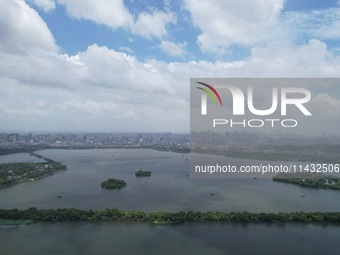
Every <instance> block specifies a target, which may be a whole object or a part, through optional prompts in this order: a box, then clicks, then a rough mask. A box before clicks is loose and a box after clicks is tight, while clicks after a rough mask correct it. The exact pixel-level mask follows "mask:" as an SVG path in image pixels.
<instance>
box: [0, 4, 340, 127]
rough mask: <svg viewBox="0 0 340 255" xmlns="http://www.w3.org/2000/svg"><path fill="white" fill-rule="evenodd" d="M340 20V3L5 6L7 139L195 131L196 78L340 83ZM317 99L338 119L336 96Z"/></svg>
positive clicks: (0, 51) (0, 84) (1, 49)
mask: <svg viewBox="0 0 340 255" xmlns="http://www.w3.org/2000/svg"><path fill="white" fill-rule="evenodd" d="M339 17H340V1H337V0H327V1H320V0H285V1H284V0H210V1H205V0H177V1H170V0H159V1H144V0H124V1H123V0H96V1H93V0H26V1H24V0H1V1H0V123H1V124H0V132H1V131H7V132H9V131H20V132H24V131H26V132H29V131H32V132H37V131H81V132H133V131H141V132H145V131H150V132H158V131H170V132H188V131H189V105H190V103H189V94H190V93H189V85H190V80H189V79H190V77H340V75H339V74H340V47H339V45H340V44H339V42H340V18H339ZM314 97H315V99H314V100H319V101H320V102H327V104H328V105H327V106H325V107H331V108H332V109H334V111H332V112H333V115H334V116H339V115H338V114H337V113H340V110H339V109H340V93H338V91H337V92H336V93H335V92H334V90H332V89H329V90H328V91H327V90H326V91H322V90H321V91H316V92H314ZM328 109H329V108H328Z"/></svg>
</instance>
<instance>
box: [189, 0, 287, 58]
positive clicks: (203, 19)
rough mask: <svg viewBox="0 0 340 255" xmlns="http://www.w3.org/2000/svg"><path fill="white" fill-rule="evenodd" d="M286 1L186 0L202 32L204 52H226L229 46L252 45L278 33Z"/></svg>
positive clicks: (194, 20)
mask: <svg viewBox="0 0 340 255" xmlns="http://www.w3.org/2000/svg"><path fill="white" fill-rule="evenodd" d="M283 2H284V0H271V1H268V0H244V1H234V0H212V1H204V0H184V3H185V5H186V7H187V9H188V10H189V12H190V14H191V17H192V20H193V23H194V24H195V26H197V27H198V28H199V29H200V30H201V34H200V35H199V36H198V43H199V45H200V47H201V48H202V50H204V51H210V52H223V51H224V50H225V49H227V48H228V47H229V46H230V45H233V44H243V45H252V44H254V43H257V42H261V41H263V40H264V39H265V38H267V37H268V36H270V34H271V31H272V30H275V26H276V24H277V20H278V17H279V14H280V11H281V10H282V8H283Z"/></svg>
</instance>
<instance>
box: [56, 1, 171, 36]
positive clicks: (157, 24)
mask: <svg viewBox="0 0 340 255" xmlns="http://www.w3.org/2000/svg"><path fill="white" fill-rule="evenodd" d="M57 2H58V3H59V4H62V5H64V6H65V7H66V11H67V13H68V15H69V16H70V17H72V18H75V19H86V20H91V21H93V22H95V23H98V24H104V25H106V26H108V27H111V28H112V29H117V28H120V27H124V28H125V29H128V30H129V31H130V32H132V33H133V34H136V35H140V36H142V37H145V38H151V37H163V36H165V35H167V26H168V24H171V23H176V17H175V16H174V14H173V13H167V12H162V11H157V10H155V11H153V12H151V13H147V12H141V13H139V14H138V15H137V17H136V18H134V17H133V15H132V14H131V13H130V12H129V10H128V9H127V7H126V6H125V5H124V2H123V0H115V1H112V0H96V1H92V0H57Z"/></svg>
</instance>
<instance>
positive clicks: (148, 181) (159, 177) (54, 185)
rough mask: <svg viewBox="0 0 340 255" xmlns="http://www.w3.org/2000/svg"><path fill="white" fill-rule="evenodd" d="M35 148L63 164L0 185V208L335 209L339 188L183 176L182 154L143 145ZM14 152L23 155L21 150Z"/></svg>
mask: <svg viewBox="0 0 340 255" xmlns="http://www.w3.org/2000/svg"><path fill="white" fill-rule="evenodd" d="M39 153H40V154H41V155H43V156H44V157H47V158H52V159H54V160H56V161H61V162H62V163H63V164H66V165H67V167H68V169H67V170H66V171H64V172H60V173H57V174H55V175H54V176H51V177H47V178H44V179H40V180H37V181H34V182H27V183H22V184H19V185H15V186H12V187H8V188H3V189H1V190H0V208H20V209H25V208H29V207H32V206H35V207H37V208H62V207H68V208H69V207H73V208H81V209H105V208H119V209H129V210H135V209H136V210H137V209H138V210H144V211H156V210H168V211H181V210H184V211H188V210H197V211H198V210H199V211H213V210H220V211H227V212H228V211H249V212H262V211H264V212H279V211H284V212H289V211H340V202H339V196H340V192H339V191H332V190H318V189H308V188H302V187H299V186H295V185H291V184H285V183H278V182H273V181H271V180H270V179H257V180H254V179H252V178H249V179H195V178H190V177H188V176H186V175H187V174H189V161H188V160H187V158H188V156H189V155H187V154H184V155H182V154H179V153H172V152H160V151H155V150H145V149H93V150H44V151H40V152H39ZM3 157H4V158H7V159H8V156H1V157H0V162H4V158H3ZM15 157H16V158H17V159H18V160H20V157H22V158H23V159H24V160H27V155H26V154H17V156H15ZM30 158H32V157H30ZM33 159H34V157H33ZM232 160H235V159H232ZM240 161H241V160H240ZM141 168H142V169H143V170H150V171H152V176H151V177H150V178H146V177H145V178H141V177H139V178H138V177H135V175H134V173H135V172H136V171H137V170H139V169H141ZM108 178H118V179H124V180H125V181H126V182H127V187H126V188H123V189H121V190H105V189H102V188H101V187H100V183H101V182H102V181H104V180H106V179H108ZM211 193H214V194H215V195H213V196H212V195H211ZM301 194H304V195H305V197H301ZM57 196H62V198H57Z"/></svg>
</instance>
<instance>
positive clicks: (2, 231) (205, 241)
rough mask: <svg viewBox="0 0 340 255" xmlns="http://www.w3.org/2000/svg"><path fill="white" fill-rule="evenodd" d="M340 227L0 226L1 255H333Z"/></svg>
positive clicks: (117, 224) (259, 225)
mask: <svg viewBox="0 0 340 255" xmlns="http://www.w3.org/2000/svg"><path fill="white" fill-rule="evenodd" d="M339 240H340V227H338V226H320V225H302V224H225V223H209V224H199V223H193V224H183V225H175V226H152V225H149V224H145V223H122V222H105V223H95V224H90V223H80V222H75V223H69V222H62V223H34V224H32V225H27V226H16V227H9V226H6V227H4V226H0V243H1V250H0V253H1V254H2V255H7V254H8V255H9V254H10V255H23V254H25V255H40V254H41V255H46V254H48V255H57V254H62V255H71V254H72V255H78V254H79V255H93V254H98V255H112V254H119V255H135V254H136V255H144V254H148V255H152V254H155V255H156V254H157V255H158V254H162V255H173V254H176V255H177V254H179V255H181V254H185V255H191V254H194V255H206V254H209V255H226V254H230V255H245V254H252V255H257V254H258V255H264V254H275V255H286V254H289V255H294V254H299V255H300V254H312V255H313V254H318V255H319V254H328V255H333V254H334V255H337V254H339V249H340V243H339Z"/></svg>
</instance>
